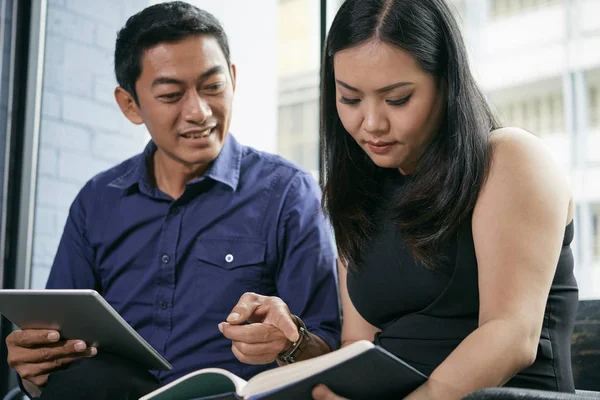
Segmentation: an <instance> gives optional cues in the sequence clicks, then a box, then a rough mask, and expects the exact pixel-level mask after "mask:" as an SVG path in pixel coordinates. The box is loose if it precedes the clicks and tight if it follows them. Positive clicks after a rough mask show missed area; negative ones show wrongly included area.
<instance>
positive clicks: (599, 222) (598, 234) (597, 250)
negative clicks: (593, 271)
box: [590, 203, 600, 267]
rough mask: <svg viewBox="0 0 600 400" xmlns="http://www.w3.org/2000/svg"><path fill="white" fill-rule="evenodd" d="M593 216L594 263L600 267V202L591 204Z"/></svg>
mask: <svg viewBox="0 0 600 400" xmlns="http://www.w3.org/2000/svg"><path fill="white" fill-rule="evenodd" d="M590 214H591V216H592V221H591V222H592V264H593V265H595V266H597V267H600V203H597V204H592V205H591V206H590Z"/></svg>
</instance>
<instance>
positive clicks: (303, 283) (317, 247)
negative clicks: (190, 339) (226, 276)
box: [220, 173, 341, 364]
mask: <svg viewBox="0 0 600 400" xmlns="http://www.w3.org/2000/svg"><path fill="white" fill-rule="evenodd" d="M277 229H278V232H277V234H278V238H279V248H280V250H281V261H280V265H279V269H278V272H277V277H276V279H277V291H278V294H279V297H266V296H261V295H259V294H255V293H246V294H244V295H243V296H242V297H241V298H240V301H239V302H238V304H237V305H236V307H234V309H233V310H232V314H231V315H230V316H229V317H228V319H227V323H224V324H221V325H220V328H221V329H222V331H223V333H224V335H225V336H226V337H228V338H229V339H231V340H232V341H233V347H232V349H233V352H234V354H235V355H236V357H237V358H238V359H239V360H240V361H242V362H246V363H249V364H264V363H269V362H272V361H274V360H275V358H276V356H277V355H278V354H279V353H280V352H282V351H284V350H286V349H288V348H290V346H291V343H292V342H295V341H296V340H298V338H299V335H298V327H297V326H296V323H295V321H294V319H293V317H292V314H295V315H297V316H298V317H300V319H302V321H303V322H304V323H305V324H306V327H307V330H308V332H309V337H310V340H309V341H308V342H307V346H306V347H305V348H304V349H303V351H302V353H301V354H299V355H297V357H295V358H296V359H297V360H303V359H308V358H312V357H316V356H319V355H321V354H324V353H327V352H329V351H331V350H335V349H337V348H339V346H340V331H341V321H340V307H339V298H338V290H337V282H336V269H335V253H334V248H333V243H332V235H331V231H330V229H329V226H328V223H327V221H326V219H325V218H324V216H323V214H322V212H321V206H320V190H319V187H318V185H317V183H316V182H315V180H314V179H313V178H312V177H311V176H310V175H308V174H305V173H302V174H298V175H296V177H295V178H294V179H293V180H292V182H291V183H290V185H289V187H288V188H287V191H286V195H285V199H284V203H283V208H282V211H281V215H280V219H279V223H278V226H277ZM236 314H237V319H236V318H235V317H236ZM246 321H249V322H261V323H262V324H251V325H240V324H242V323H243V322H246ZM264 338H268V339H269V340H268V341H267V340H265V339H264Z"/></svg>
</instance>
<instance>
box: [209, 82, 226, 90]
mask: <svg viewBox="0 0 600 400" xmlns="http://www.w3.org/2000/svg"><path fill="white" fill-rule="evenodd" d="M223 86H225V84H224V83H223V82H220V83H215V84H212V85H209V86H207V87H206V89H208V90H212V91H214V90H220V89H222V88H223Z"/></svg>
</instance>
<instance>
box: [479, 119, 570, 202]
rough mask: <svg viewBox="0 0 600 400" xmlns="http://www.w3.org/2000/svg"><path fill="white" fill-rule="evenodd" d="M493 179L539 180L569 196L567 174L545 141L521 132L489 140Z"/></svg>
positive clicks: (499, 133) (500, 133) (504, 131)
mask: <svg viewBox="0 0 600 400" xmlns="http://www.w3.org/2000/svg"><path fill="white" fill-rule="evenodd" d="M490 144H491V163H490V171H489V175H490V176H496V177H497V176H503V177H505V178H510V179H512V180H519V179H525V180H528V179H540V180H541V182H540V183H542V182H548V183H550V182H552V183H553V184H554V185H555V186H557V187H558V188H560V189H561V190H564V191H566V192H568V193H569V195H570V189H569V185H568V184H567V179H566V174H565V171H562V170H560V168H559V167H558V165H557V163H556V162H555V160H554V158H553V156H552V154H551V153H550V151H549V150H548V148H547V147H546V145H545V144H544V142H543V140H542V139H540V138H538V137H537V136H535V135H533V134H532V133H530V132H528V131H526V130H524V129H520V128H514V127H509V128H501V129H497V130H495V131H494V132H492V134H491V136H490Z"/></svg>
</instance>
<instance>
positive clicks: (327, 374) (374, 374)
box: [251, 347, 427, 400]
mask: <svg viewBox="0 0 600 400" xmlns="http://www.w3.org/2000/svg"><path fill="white" fill-rule="evenodd" d="M426 380H427V377H426V376H425V375H423V374H422V373H420V372H419V371H417V370H416V369H414V368H413V367H411V366H410V365H408V364H406V363H405V362H404V361H401V360H399V359H398V358H396V357H395V356H394V355H392V354H391V353H389V352H387V351H386V350H384V349H382V348H381V347H374V348H372V349H370V350H367V351H366V352H364V353H362V354H359V355H358V356H356V357H354V358H352V359H349V360H347V361H345V362H344V363H342V364H338V365H336V366H334V367H332V368H330V369H328V370H325V371H323V372H321V373H319V374H316V375H314V376H311V377H309V378H306V379H303V380H301V381H298V382H296V383H292V384H290V385H289V386H286V387H283V388H279V389H276V390H274V391H272V392H268V393H262V394H260V395H255V396H252V397H251V399H252V400H253V399H261V400H295V399H298V400H300V399H302V400H305V399H312V395H311V393H312V389H313V388H314V387H315V386H316V385H317V384H319V383H322V384H324V385H326V386H328V387H329V388H330V389H331V390H332V391H333V392H335V393H336V394H338V395H340V396H342V397H346V398H348V399H352V400H360V399H399V398H402V397H404V396H406V395H408V394H409V393H410V392H412V391H413V390H415V389H416V388H418V387H419V386H420V385H422V384H423V383H425V381H426Z"/></svg>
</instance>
